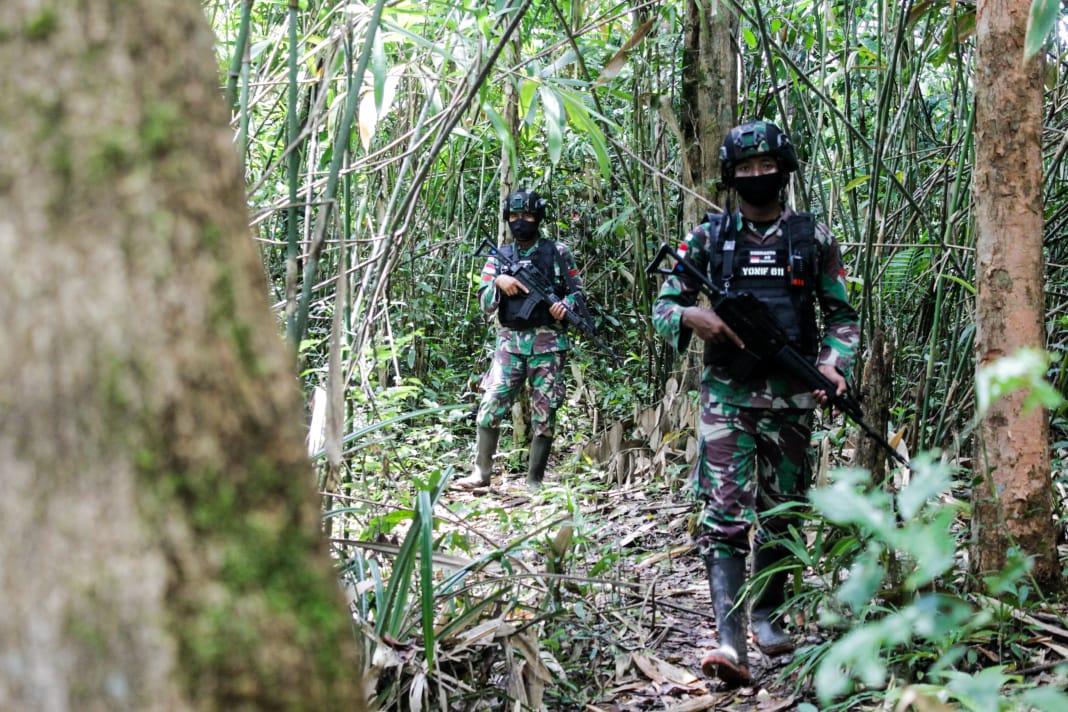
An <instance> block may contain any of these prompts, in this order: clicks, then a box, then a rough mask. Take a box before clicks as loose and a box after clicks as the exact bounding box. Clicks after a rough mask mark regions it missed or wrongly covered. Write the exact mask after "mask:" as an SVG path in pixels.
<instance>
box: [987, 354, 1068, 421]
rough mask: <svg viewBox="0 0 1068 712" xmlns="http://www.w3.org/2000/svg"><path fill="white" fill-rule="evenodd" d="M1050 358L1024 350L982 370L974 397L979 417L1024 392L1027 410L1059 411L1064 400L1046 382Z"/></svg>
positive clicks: (1047, 355)
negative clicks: (997, 403) (1040, 407)
mask: <svg viewBox="0 0 1068 712" xmlns="http://www.w3.org/2000/svg"><path fill="white" fill-rule="evenodd" d="M1049 365H1050V355H1049V354H1048V353H1046V352H1045V351H1042V350H1039V349H1021V350H1020V351H1017V352H1016V353H1015V354H1012V355H1010V356H1005V357H1003V358H999V359H998V360H996V361H994V362H993V363H991V364H987V365H984V366H981V367H980V368H979V370H978V371H977V372H976V374H975V397H976V402H977V405H978V409H979V417H982V416H983V414H984V413H986V411H987V409H988V408H989V407H990V404H991V403H993V402H994V401H995V400H997V399H999V398H1002V397H1004V396H1006V395H1008V394H1009V393H1012V392H1014V391H1020V390H1024V391H1026V392H1027V397H1026V398H1025V399H1024V405H1023V407H1024V410H1025V411H1028V410H1031V409H1032V408H1034V407H1036V406H1042V407H1043V408H1046V409H1050V410H1053V409H1056V408H1059V407H1060V406H1061V404H1063V403H1064V398H1063V397H1062V396H1061V394H1060V393H1058V392H1057V390H1056V389H1055V388H1054V387H1053V386H1051V385H1050V383H1049V381H1047V380H1046V372H1047V371H1048V370H1049Z"/></svg>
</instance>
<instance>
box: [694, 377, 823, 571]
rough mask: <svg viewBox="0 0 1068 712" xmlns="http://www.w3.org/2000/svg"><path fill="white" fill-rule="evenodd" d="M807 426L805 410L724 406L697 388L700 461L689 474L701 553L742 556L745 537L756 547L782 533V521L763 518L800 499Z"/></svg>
mask: <svg viewBox="0 0 1068 712" xmlns="http://www.w3.org/2000/svg"><path fill="white" fill-rule="evenodd" d="M812 421H813V411H811V410H807V409H765V408H745V407H740V406H733V405H725V404H722V403H715V402H711V401H710V399H709V397H708V394H707V392H705V391H704V390H702V393H701V424H700V426H699V440H700V442H699V444H698V458H697V463H696V464H695V465H694V468H693V472H692V473H691V475H690V487H691V489H692V493H693V495H694V497H695V498H696V499H697V500H698V501H699V502H700V504H701V513H700V516H699V520H698V526H697V534H696V543H697V546H698V548H699V550H700V552H701V555H702V556H715V557H731V556H746V555H747V554H748V553H749V550H750V546H751V544H750V534H751V533H753V534H755V541H756V542H757V544H758V545H759V544H763V543H764V542H765V541H767V540H768V539H770V538H772V537H773V536H774V535H775V534H779V533H781V532H782V531H783V530H784V529H785V522H783V521H782V520H781V519H771V518H768V517H764V518H762V517H761V514H762V513H763V512H767V511H768V510H770V509H772V508H774V507H776V506H778V505H780V504H785V503H788V502H801V501H803V500H804V499H805V494H806V492H807V490H808V486H809V484H810V480H811V473H812V469H811V464H810V462H809V439H810V437H811V434H812ZM754 527H756V531H755V532H753V528H754Z"/></svg>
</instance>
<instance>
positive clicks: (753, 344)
mask: <svg viewBox="0 0 1068 712" xmlns="http://www.w3.org/2000/svg"><path fill="white" fill-rule="evenodd" d="M669 257H670V258H671V259H672V260H674V262H675V264H674V266H673V267H671V268H669V269H665V268H664V267H662V266H661V265H662V264H663V262H664V261H665V260H666V259H667V258H669ZM645 271H646V273H647V274H650V275H652V274H664V275H676V276H679V277H685V278H687V281H689V282H690V283H696V284H697V285H698V288H699V289H700V290H701V292H702V293H703V294H704V295H705V296H706V297H708V299H709V301H710V302H711V304H712V309H714V310H715V312H716V313H717V314H718V315H719V317H720V318H721V319H723V321H724V322H726V324H727V326H729V327H730V328H731V329H732V330H733V331H734V333H736V334H737V335H738V338H740V339H741V340H742V342H743V343H744V344H745V349H744V350H743V353H744V354H747V355H748V356H749V358H751V359H752V360H754V361H756V362H767V363H774V364H777V365H778V366H779V367H780V368H782V369H783V370H784V371H786V372H787V373H789V374H790V375H792V376H793V377H795V378H796V379H798V380H799V381H801V382H802V383H804V384H805V385H806V386H807V387H809V388H810V389H811V390H814V391H816V390H820V391H823V392H824V393H826V394H827V397H828V399H829V401H830V403H831V405H833V406H834V407H835V408H837V409H838V410H840V411H842V413H844V414H845V415H846V416H848V417H849V419H850V420H852V421H853V422H854V423H856V424H857V426H859V427H860V429H861V430H863V431H864V433H865V434H866V435H867V436H868V437H870V438H872V439H873V440H875V442H877V443H878V444H879V445H880V446H881V447H882V448H883V449H884V450H885V451H886V452H887V453H888V454H889V455H890V456H891V457H893V458H894V459H895V460H897V461H898V462H900V463H901V464H902V465H905V466H906V467H908V466H909V463H908V460H906V459H905V458H904V456H902V455H901V453H899V452H898V451H897V450H896V449H895V448H894V447H893V446H892V445H891V444H890V443H889V442H887V440H886V438H884V437H883V436H882V435H880V434H879V433H878V432H876V431H875V429H874V428H872V427H871V426H870V425H868V423H867V422H865V420H864V409H863V408H862V407H861V405H860V402H859V401H858V400H857V399H856V398H855V397H854V396H853V395H852V394H850V393H849V391H846V392H845V393H841V394H839V393H836V390H837V389H836V388H835V385H834V384H833V383H832V382H831V381H830V379H828V378H827V377H826V376H824V375H823V374H822V373H820V370H819V369H818V368H817V367H816V365H815V364H814V363H812V362H811V361H809V360H808V359H806V358H805V357H804V356H802V355H801V353H799V352H798V350H797V349H795V348H794V347H793V345H792V344H791V343H790V338H789V336H788V335H787V333H786V330H785V329H784V328H783V327H782V325H781V324H780V323H779V322H778V320H777V319H776V318H775V315H774V314H772V313H771V311H770V310H769V309H768V307H767V305H766V304H764V303H763V302H762V301H760V300H759V299H757V298H756V297H754V296H753V295H752V294H750V293H748V292H727V291H725V290H722V289H720V288H719V287H717V286H716V285H715V284H713V283H712V281H711V280H710V279H709V278H708V276H707V275H705V274H704V273H703V272H701V270H699V269H697V268H696V267H695V266H694V265H693V263H691V262H690V261H689V260H687V259H686V258H685V257H683V256H682V255H681V254H679V252H678V250H675V249H674V248H672V247H671V246H670V245H668V244H662V245H661V246H660V250H659V251H658V252H657V253H656V257H654V258H653V261H652V262H651V263H650V264H649V267H647V268H646V270H645Z"/></svg>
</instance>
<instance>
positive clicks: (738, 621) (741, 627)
mask: <svg viewBox="0 0 1068 712" xmlns="http://www.w3.org/2000/svg"><path fill="white" fill-rule="evenodd" d="M705 565H706V566H707V567H708V587H709V590H710V591H711V593H712V610H713V611H715V613H716V627H717V629H718V631H719V647H718V648H716V649H715V650H713V651H712V652H710V653H709V654H708V655H706V656H705V657H704V658H702V659H701V672H703V673H704V674H705V675H706V676H708V677H717V678H719V679H720V680H722V681H723V682H724V683H726V685H727V686H728V687H741V686H745V685H749V684H750V683H751V682H752V681H753V678H752V676H751V675H750V674H749V659H748V658H749V656H748V654H747V650H746V637H747V631H746V625H745V620H746V615H745V606H744V605H740V604H739V605H736V604H738V592H739V591H740V590H741V589H742V585H743V584H744V583H745V559H744V558H742V557H740V556H739V557H730V558H713V557H708V558H706V559H705Z"/></svg>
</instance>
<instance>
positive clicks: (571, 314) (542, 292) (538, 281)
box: [475, 240, 623, 366]
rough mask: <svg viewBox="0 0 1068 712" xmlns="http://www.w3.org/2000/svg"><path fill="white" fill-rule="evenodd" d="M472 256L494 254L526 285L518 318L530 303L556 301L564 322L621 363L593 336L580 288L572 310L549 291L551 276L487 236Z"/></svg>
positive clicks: (528, 309) (528, 310) (524, 316)
mask: <svg viewBox="0 0 1068 712" xmlns="http://www.w3.org/2000/svg"><path fill="white" fill-rule="evenodd" d="M475 256H476V257H496V258H497V262H498V264H500V265H501V266H502V267H504V271H505V273H507V274H510V275H511V276H513V277H515V278H516V279H518V280H519V281H520V282H521V283H522V284H523V286H524V287H526V288H527V299H526V301H525V302H524V303H523V306H522V308H521V309H520V310H519V317H520V318H522V319H527V318H529V317H530V313H531V312H532V311H533V310H534V307H536V306H538V304H541V303H542V302H548V303H549V304H556V303H557V302H560V303H561V304H563V305H564V309H565V310H566V311H565V313H564V316H565V318H566V319H567V321H568V323H569V324H572V325H573V326H574V327H575V328H576V329H578V330H579V331H581V332H582V333H583V335H584V336H585V337H586V338H587V339H589V340H590V341H592V342H593V343H595V344H597V346H599V347H600V348H601V350H602V351H604V352H605V353H606V354H608V355H609V356H610V357H611V358H612V361H613V363H615V365H616V366H619V365H620V364H622V362H623V360H622V359H621V358H620V357H619V354H617V353H616V352H615V351H613V350H612V347H611V346H609V345H608V344H606V343H605V342H604V340H603V339H601V337H599V336H597V329H596V327H595V326H594V325H593V319H591V318H590V313H589V310H587V309H586V300H585V299H584V298H583V296H582V293H581V292H576V293H575V295H576V299H577V302H576V303H577V305H578V311H576V310H574V309H572V308H571V307H570V306H568V304H567V302H565V301H564V300H563V299H561V298H560V297H558V296H556V292H555V291H553V284H552V280H550V279H549V278H548V277H546V276H545V275H544V274H542V272H541V270H540V269H538V268H537V266H535V265H534V264H532V263H530V262H527V261H523V262H520V261H519V260H517V259H515V258H514V257H511V256H509V255H507V254H504V253H502V252H501V251H500V249H499V248H498V247H497V246H496V245H494V244H493V243H492V242H490V241H489V240H483V241H482V244H480V245H479V246H478V249H477V250H476V251H475ZM580 312H581V313H580Z"/></svg>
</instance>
